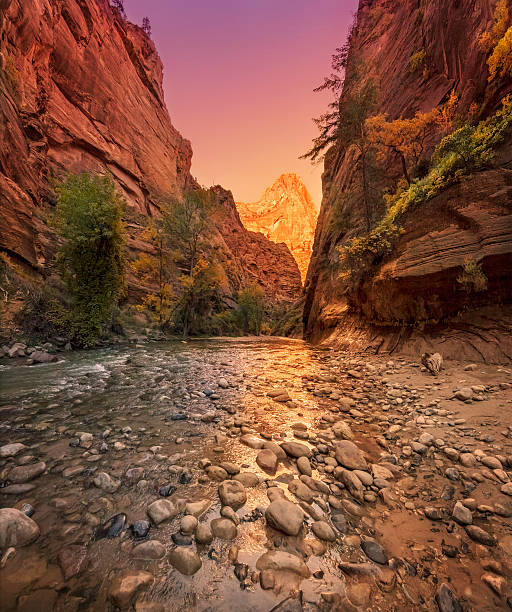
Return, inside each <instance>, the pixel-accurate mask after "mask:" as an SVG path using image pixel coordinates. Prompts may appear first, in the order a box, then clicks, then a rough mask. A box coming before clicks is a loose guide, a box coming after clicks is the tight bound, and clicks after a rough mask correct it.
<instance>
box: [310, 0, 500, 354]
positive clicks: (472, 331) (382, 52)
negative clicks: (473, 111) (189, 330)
mask: <svg viewBox="0 0 512 612" xmlns="http://www.w3.org/2000/svg"><path fill="white" fill-rule="evenodd" d="M495 7H496V1H495V0H460V1H459V2H449V3H446V2H443V1H442V0H427V1H426V2H421V3H419V2H417V1H416V0H406V1H405V2H401V3H397V2H389V1H388V0H361V2H360V6H359V10H358V14H357V28H356V30H355V33H354V36H353V37H352V40H351V47H350V52H349V68H348V70H350V65H351V61H354V60H355V58H357V60H358V61H362V62H364V63H365V64H366V65H367V66H369V67H370V76H371V77H372V78H373V79H374V80H375V82H376V85H377V104H376V109H377V112H382V113H385V114H387V115H388V117H389V119H391V120H393V119H396V118H399V117H405V118H407V117H412V116H413V115H414V114H415V112H417V111H429V110H431V109H432V108H434V107H436V106H438V105H440V104H442V103H443V102H445V101H446V100H447V99H448V97H449V96H450V94H451V92H452V91H454V92H455V93H456V95H457V96H458V107H457V111H458V113H459V114H460V115H461V116H464V115H467V113H468V111H469V109H470V106H471V105H472V104H475V105H476V108H477V109H478V114H479V116H478V118H479V119H483V118H485V117H487V116H489V115H490V114H491V113H493V112H495V111H496V109H497V108H498V107H499V106H500V100H501V99H502V98H503V97H504V96H505V95H506V94H507V93H510V91H511V90H512V79H511V78H510V77H506V78H503V79H501V80H499V81H497V82H495V83H493V84H491V85H489V83H488V76H489V72H488V67H487V62H486V60H487V56H488V52H487V51H486V50H485V49H484V48H483V47H482V45H481V43H480V37H481V35H482V34H483V33H484V32H486V31H487V30H488V29H489V27H490V26H491V24H492V23H493V15H494V9H495ZM511 13H512V11H511ZM511 16H512V15H511ZM419 51H422V53H423V54H424V65H423V66H422V67H421V69H419V70H414V69H411V57H412V56H413V55H414V54H415V53H417V52H419ZM346 93H347V92H346V91H345V92H344V95H345V94H346ZM354 155H356V154H355V153H354V149H353V148H351V147H347V146H346V144H345V143H343V142H337V143H336V144H335V146H334V147H332V149H331V150H330V151H329V152H328V154H327V155H326V160H325V172H324V175H323V193H324V197H323V202H322V207H321V211H320V215H319V221H318V225H317V230H316V235H315V242H314V248H313V256H312V260H311V265H310V268H309V272H308V276H307V280H306V305H305V312H304V322H305V328H306V337H308V338H310V339H313V340H317V341H319V340H330V341H333V342H336V343H338V344H346V345H351V346H353V347H357V348H367V347H371V348H373V349H382V350H393V349H402V350H404V351H410V352H411V353H412V354H415V355H417V354H418V352H421V351H422V350H423V349H424V348H425V347H430V348H437V349H439V350H441V352H443V354H445V355H446V356H449V357H450V356H451V357H457V356H458V357H465V358H468V359H486V360H491V361H499V360H502V359H510V358H511V357H512V339H511V336H510V329H511V321H512V316H511V315H510V307H509V306H507V304H510V302H511V301H512V283H511V282H510V278H512V138H511V136H510V135H509V136H508V139H507V140H506V141H505V143H504V145H503V146H502V147H501V149H500V150H499V151H498V152H497V159H496V167H495V169H488V170H483V171H479V172H475V173H474V174H473V175H472V176H468V177H466V178H464V179H462V180H461V181H460V182H459V183H458V184H456V185H453V186H451V187H449V188H448V189H446V190H445V191H443V192H441V193H439V194H438V195H437V196H436V197H435V198H433V199H432V200H430V201H428V202H426V203H424V204H423V205H420V206H418V207H416V208H414V209H412V210H411V211H409V212H407V213H406V215H405V217H404V219H403V222H402V225H403V228H404V233H403V234H402V236H401V237H400V239H399V240H398V242H397V244H396V245H395V246H394V248H393V250H392V252H391V253H390V254H389V255H387V256H385V257H384V258H383V259H382V260H381V261H380V262H377V265H376V266H375V267H374V269H372V270H371V271H370V272H368V273H367V274H366V275H363V278H362V279H361V281H360V282H359V283H358V285H357V286H356V287H355V288H349V287H348V284H347V283H346V282H345V281H344V280H342V279H341V278H340V276H339V270H338V268H337V262H338V251H337V247H339V246H340V245H343V244H346V243H347V241H348V240H349V239H350V238H351V237H353V236H354V235H358V234H361V233H362V229H361V228H362V226H363V225H364V222H365V221H364V213H363V205H362V203H361V202H356V203H355V204H354V201H353V199H351V198H349V197H348V198H347V197H345V196H346V195H347V194H350V193H351V192H352V190H353V189H354V184H355V182H356V181H357V177H356V170H355V158H354ZM385 173H386V176H385V178H384V185H381V186H388V187H389V186H392V185H393V181H394V180H396V176H397V175H399V174H400V170H399V169H397V167H396V162H394V161H393V160H391V159H389V160H388V163H387V165H386V166H385ZM468 257H469V258H473V259H474V260H475V261H478V262H480V263H481V266H482V269H483V272H484V273H485V275H486V276H487V278H488V290H487V291H486V292H483V293H478V294H473V295H468V294H467V293H465V292H464V291H463V290H462V288H461V286H460V284H459V283H458V282H457V278H458V276H459V275H460V273H461V271H462V266H463V264H464V261H465V260H466V259H467V258H468Z"/></svg>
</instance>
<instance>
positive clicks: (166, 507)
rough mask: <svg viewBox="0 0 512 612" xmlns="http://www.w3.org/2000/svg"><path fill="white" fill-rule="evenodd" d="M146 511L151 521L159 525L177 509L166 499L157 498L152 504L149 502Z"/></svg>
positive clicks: (176, 512) (174, 514)
mask: <svg viewBox="0 0 512 612" xmlns="http://www.w3.org/2000/svg"><path fill="white" fill-rule="evenodd" d="M147 513H148V516H149V518H150V519H151V520H152V521H153V523H155V525H159V524H160V523H163V522H164V521H167V520H168V519H171V518H174V517H175V516H176V515H177V514H178V511H177V509H176V507H175V506H174V504H173V503H172V502H171V501H169V500H168V499H157V500H156V501H154V502H153V503H152V504H149V506H148V509H147Z"/></svg>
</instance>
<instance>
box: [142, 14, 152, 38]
mask: <svg viewBox="0 0 512 612" xmlns="http://www.w3.org/2000/svg"><path fill="white" fill-rule="evenodd" d="M142 29H143V30H144V32H145V33H146V35H147V36H149V38H151V22H150V21H149V17H144V19H143V20H142Z"/></svg>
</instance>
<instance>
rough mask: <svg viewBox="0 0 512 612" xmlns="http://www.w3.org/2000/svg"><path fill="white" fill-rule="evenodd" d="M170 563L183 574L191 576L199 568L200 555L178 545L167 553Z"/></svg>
mask: <svg viewBox="0 0 512 612" xmlns="http://www.w3.org/2000/svg"><path fill="white" fill-rule="evenodd" d="M169 561H170V562H171V565H172V566H173V567H174V568H175V569H177V570H178V572H180V573H181V574H184V575H185V576H192V574H195V573H196V572H197V571H198V570H200V569H201V566H202V561H201V557H200V556H199V555H198V554H196V553H195V552H194V551H193V550H191V549H190V548H185V547H184V546H179V547H178V548H175V549H174V550H171V552H170V553H169Z"/></svg>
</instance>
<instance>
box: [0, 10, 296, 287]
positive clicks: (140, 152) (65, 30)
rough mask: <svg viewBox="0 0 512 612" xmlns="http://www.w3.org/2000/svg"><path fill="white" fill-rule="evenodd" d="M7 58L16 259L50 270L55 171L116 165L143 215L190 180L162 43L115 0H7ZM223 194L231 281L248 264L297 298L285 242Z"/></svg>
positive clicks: (1, 59) (0, 193) (1, 128)
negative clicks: (253, 224) (169, 104)
mask: <svg viewBox="0 0 512 612" xmlns="http://www.w3.org/2000/svg"><path fill="white" fill-rule="evenodd" d="M0 68H1V78H0V138H1V142H2V147H0V210H1V215H0V249H1V250H3V251H5V252H7V253H8V254H9V255H10V256H11V257H12V258H13V259H15V260H16V261H18V262H21V263H24V264H25V265H27V266H30V267H31V268H33V269H36V270H38V271H39V272H43V273H44V267H45V265H46V264H47V263H48V258H49V256H50V255H51V252H52V241H53V238H52V236H51V232H50V231H49V230H48V228H47V226H46V224H45V215H46V212H47V209H48V205H51V203H52V200H53V197H54V196H53V190H52V179H54V178H57V179H58V178H61V177H62V176H63V175H64V174H65V172H66V171H72V172H80V171H92V172H103V171H105V170H108V171H110V172H111V173H112V175H113V176H114V179H115V181H116V183H117V185H118V187H119V189H120V191H121V192H122V193H123V195H124V197H125V199H126V201H127V203H128V204H129V206H131V207H132V208H133V209H134V210H135V211H136V212H139V213H143V214H145V215H148V214H149V215H152V214H158V204H159V201H161V199H162V198H164V197H165V196H168V195H179V194H180V193H181V192H182V191H183V189H185V188H186V187H187V186H189V185H191V184H193V179H192V178H191V176H190V163H191V157H192V149H191V145H190V143H189V142H188V141H187V140H185V139H184V138H183V137H182V136H181V135H180V134H179V133H178V131H177V130H176V129H175V128H174V127H173V125H172V123H171V120H170V118H169V114H168V111H167V108H166V106H165V102H164V96H163V90H162V63H161V61H160V58H159V56H158V54H157V52H156V49H155V46H154V44H153V42H152V41H151V40H150V39H149V38H148V37H147V36H146V35H145V33H144V32H143V31H142V29H141V28H139V27H138V26H136V25H133V24H131V23H128V22H127V21H126V20H125V19H123V18H122V16H121V15H120V14H119V12H118V11H117V10H116V9H113V8H111V7H110V5H109V3H108V2H107V0H49V1H48V0H31V1H30V2H26V1H25V0H0ZM223 198H224V200H223V201H225V202H226V205H225V215H224V217H223V218H222V215H221V218H219V219H217V221H216V224H217V228H218V230H219V233H221V234H222V232H228V233H229V237H225V240H224V246H225V248H226V249H227V251H226V253H225V254H224V256H225V259H227V260H230V261H231V262H232V263H233V266H232V268H233V269H234V270H235V271H236V272H234V273H233V274H232V275H231V276H229V281H230V291H231V292H235V291H236V290H237V289H239V288H240V286H242V285H243V284H244V283H245V282H246V279H245V272H244V270H245V265H246V263H247V264H248V265H250V271H249V272H248V273H247V276H248V277H249V279H250V280H253V279H256V280H258V282H260V283H261V284H262V285H263V286H264V287H265V290H266V292H267V295H268V296H269V297H270V298H271V299H282V298H283V297H286V296H288V298H287V299H293V298H294V297H295V295H296V294H297V293H298V292H299V291H300V276H299V272H298V270H297V268H296V266H295V264H294V262H293V259H292V257H291V255H290V254H289V252H286V251H284V250H283V249H282V248H281V247H280V246H278V245H274V244H273V243H271V242H269V241H261V240H259V239H257V240H255V239H254V238H253V237H252V235H251V234H250V233H249V232H247V231H246V230H245V228H244V227H243V225H242V224H241V222H240V219H239V217H238V215H236V211H234V204H233V203H232V200H231V201H230V200H229V198H228V197H224V196H223ZM132 229H133V232H132V237H135V236H136V235H137V233H138V232H137V228H136V227H132ZM233 235H236V236H238V240H234V239H233V238H232V237H233ZM218 241H219V243H220V242H222V237H221V236H219V237H218ZM247 244H252V246H253V252H252V253H251V255H250V257H249V256H248V254H247V246H246V245H247ZM131 246H132V247H134V248H144V245H142V244H140V243H138V242H137V241H136V240H132V243H131ZM269 270H273V272H269ZM281 272H282V274H281Z"/></svg>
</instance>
